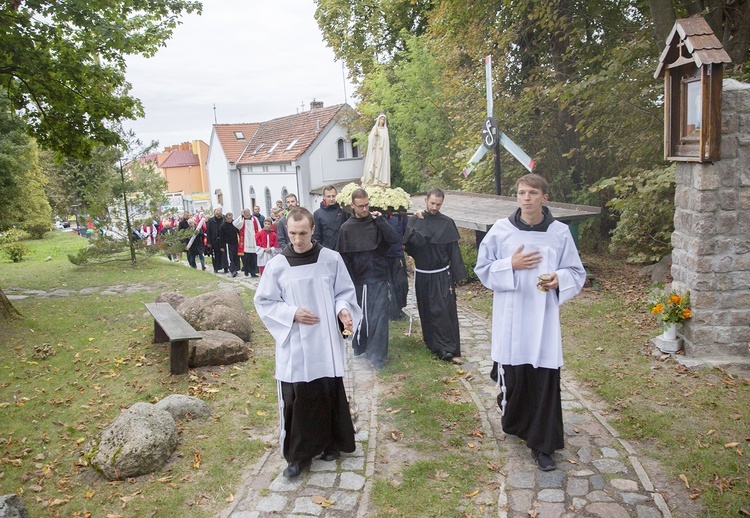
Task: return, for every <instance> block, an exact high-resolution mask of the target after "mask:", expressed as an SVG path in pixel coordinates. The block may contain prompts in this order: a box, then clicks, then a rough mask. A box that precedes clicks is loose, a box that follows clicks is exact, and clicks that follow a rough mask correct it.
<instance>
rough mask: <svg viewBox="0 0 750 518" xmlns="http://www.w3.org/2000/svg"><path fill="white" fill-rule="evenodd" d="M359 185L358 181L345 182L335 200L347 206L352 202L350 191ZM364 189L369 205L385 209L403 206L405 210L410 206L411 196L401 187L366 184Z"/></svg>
mask: <svg viewBox="0 0 750 518" xmlns="http://www.w3.org/2000/svg"><path fill="white" fill-rule="evenodd" d="M360 187H361V186H360V185H359V184H358V183H354V182H352V183H349V184H346V185H345V186H344V187H343V188H342V189H341V192H340V193H338V195H337V196H336V201H337V202H338V203H339V204H340V205H341V206H342V207H349V205H350V204H351V202H352V193H353V192H354V190H355V189H359V188H360ZM364 189H365V191H367V195H368V196H369V198H370V207H373V208H380V209H387V208H388V207H393V208H394V209H399V208H401V207H403V208H404V209H407V210H408V209H409V208H411V197H410V196H409V193H408V192H406V191H405V190H403V189H402V188H401V187H396V188H389V187H375V186H370V185H368V186H366V187H365V188H364Z"/></svg>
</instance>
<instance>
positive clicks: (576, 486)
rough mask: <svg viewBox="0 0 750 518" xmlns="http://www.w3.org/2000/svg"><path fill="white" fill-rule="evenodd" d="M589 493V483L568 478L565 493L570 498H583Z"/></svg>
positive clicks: (581, 479)
mask: <svg viewBox="0 0 750 518" xmlns="http://www.w3.org/2000/svg"><path fill="white" fill-rule="evenodd" d="M588 492H589V481H588V480H587V479H585V478H569V479H568V484H567V487H566V493H567V494H568V495H570V496H584V495H585V494H587V493H588Z"/></svg>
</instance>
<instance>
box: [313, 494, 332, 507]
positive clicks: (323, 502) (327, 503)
mask: <svg viewBox="0 0 750 518" xmlns="http://www.w3.org/2000/svg"><path fill="white" fill-rule="evenodd" d="M312 501H313V503H314V504H318V505H320V506H321V507H331V506H332V505H333V504H335V503H336V501H335V500H328V499H327V498H326V497H324V496H320V495H315V496H314V497H312Z"/></svg>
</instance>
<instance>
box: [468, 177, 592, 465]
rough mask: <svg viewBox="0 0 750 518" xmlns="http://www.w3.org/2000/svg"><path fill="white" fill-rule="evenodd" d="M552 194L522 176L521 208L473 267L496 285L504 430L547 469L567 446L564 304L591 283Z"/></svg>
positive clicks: (496, 369) (496, 228) (496, 372)
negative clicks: (550, 204) (557, 215)
mask: <svg viewBox="0 0 750 518" xmlns="http://www.w3.org/2000/svg"><path fill="white" fill-rule="evenodd" d="M548 196H549V195H548V194H547V181H546V180H545V179H544V178H543V177H541V176H539V175H537V174H533V173H532V174H527V175H524V176H522V177H521V178H519V179H518V181H517V182H516V198H517V199H518V205H519V208H518V209H517V210H516V212H515V213H514V214H512V215H511V216H510V217H509V218H504V219H500V220H498V221H497V222H496V223H495V224H494V225H493V226H492V228H491V229H490V231H489V232H488V233H487V235H486V236H485V238H484V239H483V240H482V244H481V245H480V246H479V253H478V257H477V266H476V268H475V269H474V271H475V272H476V274H477V276H478V277H479V280H481V281H482V284H484V285H485V286H486V287H487V288H489V289H491V290H492V291H493V292H494V294H493V301H492V359H493V361H494V366H493V369H492V373H491V377H492V378H493V379H494V380H495V381H499V383H500V384H501V385H502V388H501V392H500V395H498V396H497V403H498V405H499V406H500V411H501V413H502V425H503V431H505V433H507V434H511V435H515V436H517V437H519V438H521V439H523V440H524V441H526V446H528V447H529V448H530V449H531V454H532V456H533V457H534V460H535V461H536V463H537V465H538V466H539V469H541V470H543V471H550V470H553V469H555V461H554V459H553V458H552V454H553V453H554V451H555V450H559V449H560V448H563V447H564V434H563V416H562V398H561V395H560V367H562V365H563V355H562V339H561V334H560V304H562V303H563V302H565V301H567V300H570V299H571V298H573V297H574V296H576V295H577V294H578V292H580V291H581V288H582V287H583V284H584V282H586V271H585V270H584V268H583V265H582V264H581V259H580V257H579V256H578V250H577V249H576V245H575V243H574V241H573V236H571V234H570V230H569V229H568V227H567V225H565V224H563V223H560V222H559V221H555V218H553V217H552V214H551V213H550V210H549V208H547V207H545V206H544V203H545V202H546V201H547V198H548ZM498 377H499V378H500V379H499V380H498Z"/></svg>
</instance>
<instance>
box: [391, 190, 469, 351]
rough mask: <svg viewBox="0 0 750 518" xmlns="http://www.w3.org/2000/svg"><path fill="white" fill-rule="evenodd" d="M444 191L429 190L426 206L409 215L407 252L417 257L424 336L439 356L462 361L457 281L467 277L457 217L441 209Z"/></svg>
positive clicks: (416, 265) (415, 267) (417, 292)
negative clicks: (450, 216)
mask: <svg viewBox="0 0 750 518" xmlns="http://www.w3.org/2000/svg"><path fill="white" fill-rule="evenodd" d="M444 200H445V193H443V191H441V190H440V189H430V190H429V191H427V197H426V198H425V203H426V205H427V210H424V211H422V210H419V211H417V212H415V213H414V216H412V217H411V218H409V223H408V224H407V227H406V235H405V236H404V245H405V248H406V253H407V254H409V255H410V256H412V257H413V258H414V277H415V279H414V288H415V293H414V294H415V296H416V298H417V307H418V309H419V319H420V321H421V322H422V337H423V338H424V342H425V344H426V345H427V348H428V349H429V350H430V351H432V352H433V353H435V354H436V355H437V357H438V358H440V359H441V360H445V361H452V362H454V363H461V360H460V359H459V358H460V356H461V336H460V334H459V327H458V310H457V307H456V291H455V284H456V283H457V282H459V281H462V280H464V279H466V269H465V268H464V260H463V258H462V257H461V250H460V249H459V247H458V240H459V235H458V229H457V228H456V224H455V223H454V221H453V220H452V219H451V218H449V217H448V216H446V215H444V214H441V213H440V207H442V206H443V201H444Z"/></svg>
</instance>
